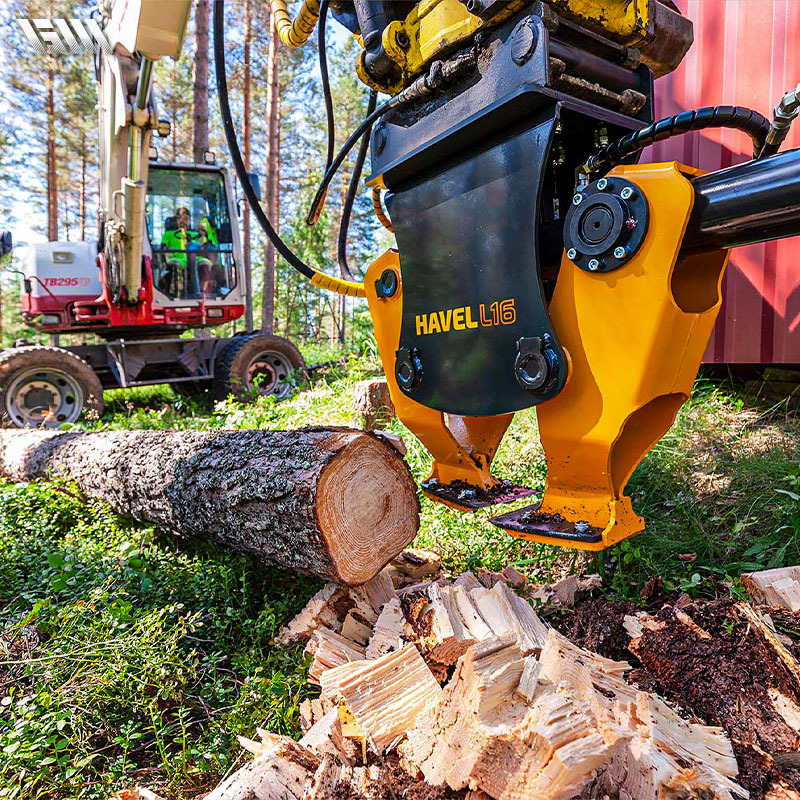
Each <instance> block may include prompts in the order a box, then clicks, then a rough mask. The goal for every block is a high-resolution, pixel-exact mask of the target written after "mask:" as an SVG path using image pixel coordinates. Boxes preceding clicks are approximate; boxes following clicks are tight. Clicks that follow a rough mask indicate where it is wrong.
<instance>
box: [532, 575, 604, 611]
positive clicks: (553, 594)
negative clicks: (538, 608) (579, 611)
mask: <svg viewBox="0 0 800 800" xmlns="http://www.w3.org/2000/svg"><path fill="white" fill-rule="evenodd" d="M601 585H602V581H601V580H600V576H599V575H588V576H586V577H584V578H579V577H578V576H577V575H567V577H566V578H562V579H561V580H559V581H556V582H555V583H553V584H550V583H547V584H544V585H542V586H537V587H535V588H534V589H533V591H532V592H531V598H532V599H533V600H535V601H537V602H540V603H541V604H542V605H547V604H548V603H556V604H558V605H560V606H564V608H572V606H574V605H575V597H576V596H577V595H578V594H583V593H585V592H591V591H593V590H595V589H599V588H600V586H601Z"/></svg>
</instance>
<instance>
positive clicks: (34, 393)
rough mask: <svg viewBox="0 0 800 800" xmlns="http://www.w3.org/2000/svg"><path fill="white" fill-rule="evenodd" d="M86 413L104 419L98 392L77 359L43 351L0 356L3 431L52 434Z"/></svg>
mask: <svg viewBox="0 0 800 800" xmlns="http://www.w3.org/2000/svg"><path fill="white" fill-rule="evenodd" d="M86 411H89V412H92V414H96V415H97V416H100V414H102V413H103V387H102V385H101V384H100V379H99V378H98V377H97V375H96V374H95V372H94V370H93V369H92V368H91V367H90V366H89V365H88V364H87V363H86V362H85V361H84V360H83V359H82V358H79V357H78V356H76V355H75V354H74V353H70V352H69V351H68V350H62V349H61V348H60V347H45V346H43V345H27V346H24V347H13V348H10V349H8V350H5V351H2V352H0V412H2V417H1V418H0V422H1V424H2V427H4V428H57V427H59V425H61V424H62V423H65V422H77V420H78V419H79V418H80V416H81V414H82V413H83V412H86Z"/></svg>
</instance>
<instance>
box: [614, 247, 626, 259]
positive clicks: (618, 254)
mask: <svg viewBox="0 0 800 800" xmlns="http://www.w3.org/2000/svg"><path fill="white" fill-rule="evenodd" d="M627 255H628V251H627V250H626V249H625V248H624V247H617V248H615V249H614V258H618V259H620V260H622V259H623V258H625V256H627Z"/></svg>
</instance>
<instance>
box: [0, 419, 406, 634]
mask: <svg viewBox="0 0 800 800" xmlns="http://www.w3.org/2000/svg"><path fill="white" fill-rule="evenodd" d="M0 476H2V477H5V478H8V479H10V480H15V481H28V480H35V479H41V478H48V477H62V478H65V479H68V480H71V481H74V482H75V483H77V485H78V486H79V488H80V489H81V490H82V491H83V492H84V493H85V494H86V495H88V496H90V497H96V498H102V499H104V500H105V501H107V502H108V503H109V504H110V505H111V507H112V508H114V509H115V510H116V511H117V512H118V513H120V514H123V515H125V516H129V517H133V518H134V519H136V520H140V521H143V522H147V523H151V524H154V525H157V526H159V527H161V528H164V529H166V530H170V531H173V532H175V533H177V534H180V535H183V536H192V537H198V538H201V539H208V540H211V541H213V542H215V543H217V544H220V545H223V546H225V547H230V548H232V549H235V550H239V551H242V552H246V553H251V554H253V555H256V556H258V557H259V558H261V559H263V560H264V561H266V562H268V563H272V564H277V565H280V566H283V567H287V568H290V569H296V570H299V571H302V572H308V573H312V574H315V575H319V576H321V577H324V578H332V579H334V580H336V581H338V582H340V583H344V584H347V585H352V586H356V585H360V584H363V583H365V582H366V581H368V580H369V579H370V578H372V577H373V576H375V575H376V574H377V573H378V572H379V571H380V570H381V569H382V567H383V566H384V565H385V564H386V563H387V562H388V561H389V560H391V559H392V558H394V557H395V556H396V555H397V554H398V553H399V552H400V551H401V550H402V549H403V547H405V546H406V545H407V544H408V543H409V542H410V541H411V540H412V539H413V538H414V535H415V534H416V531H417V528H418V527H419V502H418V500H417V494H416V487H415V485H414V481H413V479H412V477H411V473H410V472H409V470H408V467H407V466H406V464H405V462H404V461H403V459H402V458H401V457H400V455H399V454H398V453H397V451H396V450H395V449H394V448H393V447H392V446H391V445H389V444H387V443H385V442H384V441H382V440H381V439H380V438H378V437H376V436H373V435H371V434H366V433H363V432H360V431H353V430H349V429H346V428H309V429H304V430H295V431H260V430H248V431H209V432H207V431H109V432H102V433H59V432H53V431H10V430H4V431H0ZM386 581H388V583H389V587H390V588H391V580H389V579H388V578H386V579H385V580H379V581H378V585H379V586H382V585H383V583H385V582H386ZM391 591H392V593H393V591H394V590H393V589H391ZM373 613H374V617H373V618H372V620H371V621H374V619H375V618H377V612H373Z"/></svg>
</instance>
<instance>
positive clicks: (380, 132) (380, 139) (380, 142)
mask: <svg viewBox="0 0 800 800" xmlns="http://www.w3.org/2000/svg"><path fill="white" fill-rule="evenodd" d="M372 145H373V147H374V148H375V155H378V156H379V155H380V154H381V153H382V152H383V148H384V147H386V123H385V122H383V121H381V122H379V123H378V124H377V125H376V126H375V131H374V132H373V134H372Z"/></svg>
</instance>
